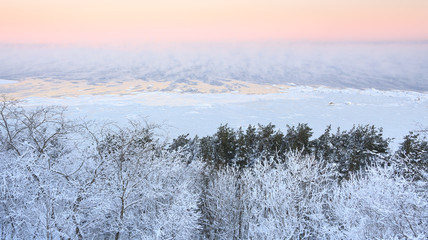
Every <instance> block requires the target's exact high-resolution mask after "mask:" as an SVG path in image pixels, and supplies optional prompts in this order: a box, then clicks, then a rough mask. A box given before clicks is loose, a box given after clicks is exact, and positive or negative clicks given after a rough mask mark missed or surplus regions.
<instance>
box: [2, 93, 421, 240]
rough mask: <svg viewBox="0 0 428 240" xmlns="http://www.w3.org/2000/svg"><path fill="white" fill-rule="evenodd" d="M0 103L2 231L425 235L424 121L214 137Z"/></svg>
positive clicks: (223, 129)
mask: <svg viewBox="0 0 428 240" xmlns="http://www.w3.org/2000/svg"><path fill="white" fill-rule="evenodd" d="M160 128H162V126H160V125H157V124H155V123H148V122H146V121H144V120H141V121H129V122H128V123H127V124H118V123H113V122H95V121H87V120H84V119H78V120H77V119H70V118H68V117H67V109H66V108H63V107H59V106H42V107H32V108H29V107H23V106H22V104H21V103H20V102H19V101H16V100H11V99H8V98H7V97H5V96H3V98H2V100H1V101H0V228H1V229H0V239H116V240H117V239H427V238H428V140H427V134H428V129H425V130H424V129H422V130H418V131H413V132H409V134H408V135H406V136H404V138H403V139H402V140H401V143H400V145H399V148H398V149H396V150H392V149H391V148H390V142H391V140H392V139H388V138H385V137H384V136H383V131H382V128H379V127H376V126H371V125H355V126H354V127H353V128H351V129H348V130H343V129H332V127H330V126H327V127H326V129H325V132H324V133H323V134H322V135H321V136H313V132H312V129H311V128H310V127H309V126H308V125H307V124H304V123H302V124H298V125H297V126H285V128H284V129H285V131H284V132H282V131H281V130H280V129H279V128H277V127H276V126H275V125H273V124H268V125H256V126H252V125H250V126H248V127H247V128H239V129H234V128H231V127H229V126H228V125H227V124H225V125H221V126H219V127H218V129H217V132H215V133H214V134H213V135H210V136H204V137H199V136H194V137H191V136H189V134H184V135H181V136H179V137H177V138H175V139H168V138H165V137H163V136H161V134H160V132H161V131H159V130H160Z"/></svg>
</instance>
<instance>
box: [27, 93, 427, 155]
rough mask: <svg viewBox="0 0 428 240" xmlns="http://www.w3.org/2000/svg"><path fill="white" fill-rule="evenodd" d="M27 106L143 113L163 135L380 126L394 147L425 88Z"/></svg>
mask: <svg viewBox="0 0 428 240" xmlns="http://www.w3.org/2000/svg"><path fill="white" fill-rule="evenodd" d="M26 104H27V105H28V106H34V105H40V104H46V105H51V104H55V105H65V106H68V109H69V115H70V116H71V117H82V116H86V117H87V119H93V120H97V121H100V120H106V121H116V122H119V123H121V122H122V123H124V122H126V121H127V119H142V118H146V119H147V120H148V121H149V122H152V123H162V124H163V125H164V126H163V128H164V129H165V133H166V135H168V136H169V137H176V136H178V135H180V134H185V133H190V134H191V135H195V134H198V135H199V136H205V135H208V134H213V133H214V132H215V131H216V129H217V127H219V126H220V124H226V123H227V124H229V126H231V127H236V128H238V127H240V126H243V127H247V126H248V124H257V123H260V124H268V123H270V122H271V123H273V124H275V125H276V126H277V127H278V128H280V129H282V130H285V129H286V125H287V124H289V125H296V124H298V123H308V124H309V126H310V127H312V128H313V130H314V136H315V137H318V136H319V135H321V134H322V133H323V131H324V130H325V128H326V126H327V125H330V124H331V125H332V127H333V128H336V127H341V129H343V130H345V129H346V130H348V129H350V128H351V127H352V126H353V125H354V124H374V125H375V126H376V127H382V128H383V130H384V134H385V136H386V137H390V138H395V139H396V140H395V141H394V142H393V143H392V146H393V147H397V144H398V143H399V142H401V141H402V137H403V136H404V135H406V134H407V133H408V132H409V131H410V130H418V129H420V128H424V127H427V123H428V93H418V92H409V91H379V90H373V89H372V90H356V89H330V88H324V87H318V88H313V87H292V88H290V89H287V90H286V92H285V93H280V94H266V95H241V94H230V93H227V94H182V93H166V92H153V93H141V94H137V95H127V96H113V95H112V96H80V97H77V98H62V99H52V98H30V99H27V102H26Z"/></svg>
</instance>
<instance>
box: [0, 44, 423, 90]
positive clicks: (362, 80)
mask: <svg viewBox="0 0 428 240" xmlns="http://www.w3.org/2000/svg"><path fill="white" fill-rule="evenodd" d="M0 52H1V54H0V63H1V64H0V79H8V80H22V79H25V78H38V79H60V80H70V81H76V80H77V81H79V80H86V81H89V82H90V83H102V82H109V81H112V80H113V81H114V80H120V81H126V80H148V81H172V82H177V83H187V82H191V81H192V80H199V81H203V82H206V83H209V84H213V85H221V84H222V82H223V81H225V80H226V81H227V80H230V79H233V80H239V81H245V82H251V83H259V84H290V83H294V84H297V85H311V86H313V85H315V86H317V85H323V86H327V87H334V88H357V89H366V88H376V89H380V90H411V91H420V92H425V91H428V43H427V42H422V43H335V44H333V43H316V44H309V43H307V44H303V43H295V44H292V43H275V44H187V45H181V46H153V45H151V46H139V47H129V48H126V49H124V48H106V47H75V46H19V45H0Z"/></svg>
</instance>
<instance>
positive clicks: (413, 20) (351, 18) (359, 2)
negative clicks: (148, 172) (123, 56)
mask: <svg viewBox="0 0 428 240" xmlns="http://www.w3.org/2000/svg"><path fill="white" fill-rule="evenodd" d="M406 40H416V41H417V40H428V1H427V0H406V1H404V0H346V1H344V0H288V1H287V0H216V1H214V0H181V1H180V0H175V1H172V0H156V1H154V0H152V1H145V0H85V1H84V0H74V1H72V0H70V1H66V0H0V42H3V43H48V44H49V43H58V44H73V43H76V44H117V43H118V44H124V43H132V44H138V43H141V42H231V41H232V42H239V41H406Z"/></svg>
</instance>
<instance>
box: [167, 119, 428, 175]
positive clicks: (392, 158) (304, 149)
mask: <svg viewBox="0 0 428 240" xmlns="http://www.w3.org/2000/svg"><path fill="white" fill-rule="evenodd" d="M424 132H426V131H420V132H410V133H409V135H406V136H405V137H404V141H403V142H402V143H400V148H399V149H398V150H397V151H395V152H392V151H391V150H390V148H389V143H390V142H391V139H389V138H385V137H384V136H383V130H382V128H376V127H375V126H371V125H357V126H354V127H353V128H352V129H350V130H341V129H340V128H338V129H337V130H336V131H335V132H332V129H331V126H328V127H327V128H326V130H325V132H324V133H323V134H322V135H321V136H319V137H318V138H314V139H312V134H313V132H312V129H311V128H310V127H309V126H308V125H307V124H298V125H297V126H289V125H287V130H286V132H285V133H283V132H282V131H281V130H279V129H276V128H275V125H273V124H271V123H270V124H268V125H260V124H259V125H257V126H252V125H249V126H248V127H247V128H246V129H243V128H239V129H233V128H230V127H229V126H228V125H227V124H226V125H221V126H220V127H219V128H218V129H217V132H216V133H215V134H213V135H212V136H206V137H202V138H199V137H198V136H195V137H194V138H190V137H189V134H185V135H181V136H179V137H177V138H176V139H174V140H173V141H172V143H171V145H170V146H169V149H170V150H174V151H182V152H186V153H188V154H189V155H190V156H191V158H192V159H200V160H202V161H204V162H205V163H206V164H208V165H209V166H211V167H213V168H215V169H220V168H224V167H225V166H231V167H238V168H248V167H251V166H253V165H254V164H255V163H258V162H266V161H267V162H274V163H284V162H286V160H287V156H288V154H290V153H293V152H299V153H300V154H303V155H311V156H313V157H314V158H315V159H316V160H317V161H319V162H322V163H324V164H326V165H330V166H332V167H333V168H334V170H335V172H336V174H337V178H338V179H339V180H340V179H342V178H346V179H349V177H350V174H351V173H355V172H359V171H361V170H364V169H365V168H367V167H368V166H371V165H373V164H391V163H392V162H395V163H398V162H401V161H402V160H401V159H403V158H404V159H407V162H406V166H405V167H403V168H405V169H406V171H408V172H406V175H407V176H408V177H411V178H412V179H420V178H424V177H425V178H426V176H424V175H423V174H422V173H421V172H424V171H428V168H427V162H426V159H427V158H428V145H427V139H426V138H425V137H421V133H424ZM397 159H400V160H397ZM409 159H412V160H409ZM425 180H426V179H425Z"/></svg>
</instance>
